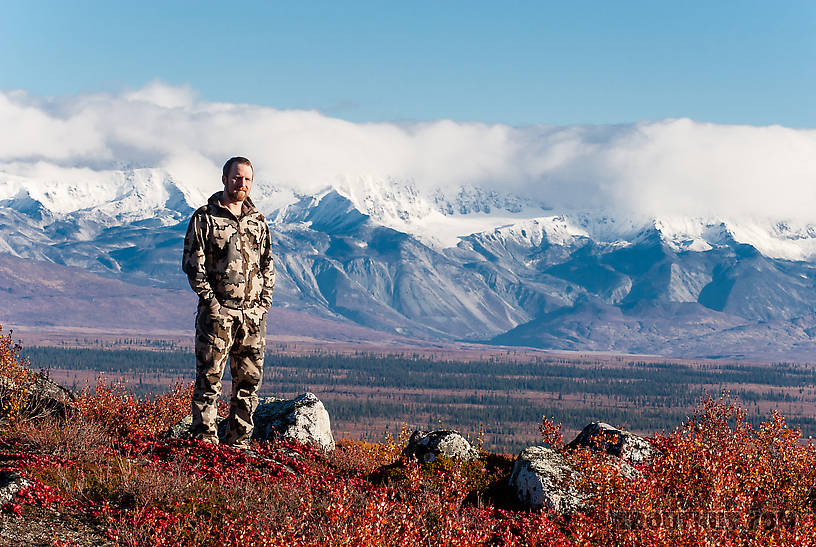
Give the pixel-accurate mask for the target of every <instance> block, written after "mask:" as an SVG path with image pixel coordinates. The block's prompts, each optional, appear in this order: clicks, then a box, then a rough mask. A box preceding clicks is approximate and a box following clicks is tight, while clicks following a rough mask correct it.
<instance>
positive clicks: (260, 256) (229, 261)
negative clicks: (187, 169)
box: [181, 192, 275, 310]
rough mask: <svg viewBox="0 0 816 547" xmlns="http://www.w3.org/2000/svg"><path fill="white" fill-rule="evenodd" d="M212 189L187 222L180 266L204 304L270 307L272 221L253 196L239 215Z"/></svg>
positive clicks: (219, 193) (230, 306) (273, 276)
mask: <svg viewBox="0 0 816 547" xmlns="http://www.w3.org/2000/svg"><path fill="white" fill-rule="evenodd" d="M220 198H221V192H216V193H215V194H213V195H212V196H211V197H210V199H209V201H208V202H207V205H204V206H203V207H200V208H199V209H198V210H197V211H196V212H195V213H193V218H191V219H190V225H189V226H188V227H187V235H186V236H185V238H184V255H183V257H182V260H181V269H182V270H184V273H186V274H187V279H188V280H189V281H190V286H191V287H192V288H193V290H194V291H195V292H196V294H198V296H199V299H200V301H201V302H202V303H204V304H207V305H209V306H211V307H213V306H215V302H214V301H218V303H219V304H221V305H222V306H226V307H228V308H234V309H244V310H249V309H257V308H263V310H267V309H269V306H271V305H272V289H273V288H274V286H275V266H274V263H273V261H272V252H271V249H270V247H271V240H270V235H269V226H267V224H266V219H265V218H264V217H263V215H262V214H261V213H260V212H259V211H258V210H257V209H256V208H255V205H253V204H252V201H251V200H250V199H249V198H247V199H246V200H244V203H243V208H242V210H241V216H240V217H238V218H236V217H235V215H233V214H232V213H231V212H230V211H229V210H228V209H227V208H226V207H224V206H223V205H221V202H220Z"/></svg>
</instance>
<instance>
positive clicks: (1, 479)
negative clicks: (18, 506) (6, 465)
mask: <svg viewBox="0 0 816 547" xmlns="http://www.w3.org/2000/svg"><path fill="white" fill-rule="evenodd" d="M30 485H31V483H30V482H29V481H28V480H26V479H25V478H23V477H22V476H20V474H19V473H17V472H16V471H13V470H11V469H0V507H2V506H3V505H5V504H7V503H11V502H12V501H14V498H15V496H17V492H19V491H20V490H22V489H23V488H25V487H27V486H30Z"/></svg>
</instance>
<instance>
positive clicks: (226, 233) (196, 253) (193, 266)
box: [181, 157, 275, 449]
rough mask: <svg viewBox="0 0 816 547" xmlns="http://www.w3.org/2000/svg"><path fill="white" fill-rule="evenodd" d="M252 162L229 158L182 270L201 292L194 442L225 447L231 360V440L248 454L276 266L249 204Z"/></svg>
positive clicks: (197, 218) (196, 216)
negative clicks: (220, 427) (221, 407)
mask: <svg viewBox="0 0 816 547" xmlns="http://www.w3.org/2000/svg"><path fill="white" fill-rule="evenodd" d="M253 174H254V172H253V169H252V163H250V161H249V160H248V159H246V158H242V157H235V158H230V159H229V160H228V161H227V163H225V164H224V169H223V172H222V176H221V182H223V183H224V189H223V190H222V191H220V192H216V193H215V194H213V195H212V196H211V197H210V199H209V201H208V202H207V205H204V206H203V207H201V208H199V209H198V210H197V211H196V212H195V213H193V218H191V219H190V225H189V227H188V228H187V236H186V237H185V238H184V256H183V258H182V262H181V268H182V270H184V273H186V274H187V278H188V280H189V281H190V286H191V287H192V288H193V290H194V291H195V292H196V294H198V313H197V314H196V342H195V352H196V382H195V389H194V390H193V400H192V407H193V425H192V435H193V438H196V439H200V440H204V441H207V442H210V443H213V444H218V433H217V428H216V424H215V417H216V415H217V408H216V401H217V400H218V398H219V397H220V395H221V377H222V376H223V374H224V365H225V364H226V362H227V357H229V361H230V371H231V372H232V397H231V399H230V412H229V418H228V419H227V435H226V443H227V444H229V445H230V446H234V447H236V448H241V449H248V448H249V441H250V438H251V437H252V429H253V426H254V424H253V422H252V413H253V412H255V408H256V407H257V406H258V395H257V391H258V387H259V386H260V384H261V378H262V377H263V359H264V349H265V346H266V312H267V310H269V306H271V305H272V289H273V287H274V286H275V268H274V265H273V262H272V253H271V250H270V247H271V240H270V235H269V226H267V224H266V219H264V217H263V215H262V214H261V213H260V212H259V211H258V210H257V209H256V208H255V206H254V205H253V204H252V201H251V200H250V199H249V191H250V189H251V188H252V178H253Z"/></svg>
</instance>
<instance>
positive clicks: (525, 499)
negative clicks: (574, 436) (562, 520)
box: [510, 446, 584, 514]
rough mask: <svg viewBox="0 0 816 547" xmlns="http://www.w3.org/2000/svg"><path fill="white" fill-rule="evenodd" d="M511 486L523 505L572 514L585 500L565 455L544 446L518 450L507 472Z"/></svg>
mask: <svg viewBox="0 0 816 547" xmlns="http://www.w3.org/2000/svg"><path fill="white" fill-rule="evenodd" d="M510 488H511V489H512V490H513V491H515V492H516V496H518V499H519V501H520V502H521V503H522V505H524V506H525V507H528V508H531V509H541V508H543V507H546V508H548V509H551V510H553V511H557V512H558V513H561V514H571V513H574V512H575V511H576V510H578V509H580V508H581V506H582V504H583V500H584V497H583V496H582V495H581V494H580V493H579V492H578V489H577V487H576V485H575V481H574V471H573V470H572V469H571V468H570V466H569V464H568V463H567V460H566V458H564V456H563V455H562V454H560V453H558V452H556V451H555V450H552V449H550V448H546V447H544V446H530V447H528V448H525V449H524V450H522V451H521V453H520V454H519V456H518V458H517V459H516V463H515V465H514V466H513V472H512V474H511V475H510Z"/></svg>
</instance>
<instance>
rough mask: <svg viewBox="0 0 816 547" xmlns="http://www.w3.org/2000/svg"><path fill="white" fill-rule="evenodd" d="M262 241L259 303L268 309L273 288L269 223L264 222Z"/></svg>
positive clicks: (273, 272)
mask: <svg viewBox="0 0 816 547" xmlns="http://www.w3.org/2000/svg"><path fill="white" fill-rule="evenodd" d="M263 226H264V243H263V248H262V249H261V260H260V267H261V276H262V277H263V282H264V283H263V290H262V291H261V305H262V306H263V307H264V308H266V309H269V307H270V306H272V291H273V290H274V289H275V260H274V258H272V238H271V235H270V233H269V225H268V224H267V223H266V222H264V223H263Z"/></svg>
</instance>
